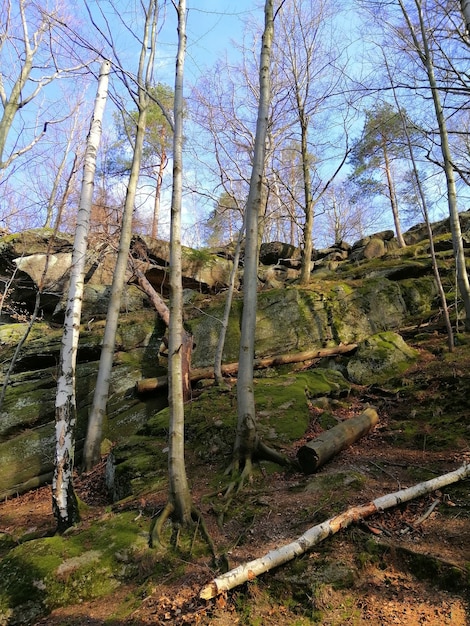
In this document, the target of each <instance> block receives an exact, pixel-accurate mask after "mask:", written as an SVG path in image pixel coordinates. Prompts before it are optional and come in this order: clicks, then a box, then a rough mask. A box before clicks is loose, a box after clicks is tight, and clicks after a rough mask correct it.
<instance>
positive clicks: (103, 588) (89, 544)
mask: <svg viewBox="0 0 470 626" xmlns="http://www.w3.org/2000/svg"><path fill="white" fill-rule="evenodd" d="M147 526H148V524H147V522H146V521H145V520H143V521H142V522H140V521H137V520H136V519H135V513H132V512H130V513H121V514H119V515H110V516H108V518H106V519H102V520H99V521H98V522H96V523H94V524H93V525H91V526H90V527H89V528H81V527H78V528H77V529H71V530H70V531H69V533H68V534H66V535H64V536H56V537H49V538H46V539H38V540H35V541H29V542H28V543H25V544H23V545H20V546H17V547H16V548H14V549H13V550H11V551H10V553H9V554H8V555H7V556H6V557H5V558H4V559H3V560H2V562H1V563H0V581H1V582H0V611H1V613H2V614H8V613H10V614H11V615H16V614H17V613H18V614H20V613H22V612H23V613H24V612H25V611H26V612H33V613H34V612H35V613H36V615H40V614H44V613H45V612H47V611H50V610H51V609H53V608H55V607H58V606H64V605H67V604H74V603H77V602H82V601H84V600H90V599H92V598H96V597H100V596H103V595H107V594H109V593H111V591H112V590H113V589H115V588H116V587H117V586H118V585H119V584H120V583H121V581H123V580H126V579H128V578H130V577H134V576H135V574H136V572H138V560H137V557H138V554H139V553H140V551H141V550H142V549H144V548H145V546H146V541H147V533H148V528H147Z"/></svg>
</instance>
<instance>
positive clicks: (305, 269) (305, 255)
mask: <svg viewBox="0 0 470 626" xmlns="http://www.w3.org/2000/svg"><path fill="white" fill-rule="evenodd" d="M297 108H298V112H299V117H300V129H301V152H302V173H303V182H304V202H305V223H304V227H303V248H302V264H301V267H300V278H299V282H300V284H301V285H304V286H305V285H308V284H309V282H310V274H311V271H312V251H313V244H312V232H313V217H314V215H313V211H314V203H313V197H312V183H311V177H310V163H309V156H308V119H307V116H306V114H305V110H304V105H302V103H301V100H300V94H299V93H297Z"/></svg>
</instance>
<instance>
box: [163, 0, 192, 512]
mask: <svg viewBox="0 0 470 626" xmlns="http://www.w3.org/2000/svg"><path fill="white" fill-rule="evenodd" d="M177 11H178V53H177V59H176V75H175V101H174V118H175V122H174V133H173V189H172V198H171V226H170V326H169V333H168V384H169V398H168V400H169V407H170V432H169V458H168V473H169V489H170V502H171V504H172V505H173V507H174V515H175V517H176V519H177V520H178V521H179V522H181V523H183V524H185V523H188V522H189V521H190V518H191V504H192V503H191V495H190V491H189V485H188V480H187V476H186V466H185V456H184V397H183V359H184V354H185V341H184V335H185V333H184V329H183V284H182V269H181V203H182V196H183V109H184V99H183V72H184V61H185V51H186V0H179V4H178V8H177Z"/></svg>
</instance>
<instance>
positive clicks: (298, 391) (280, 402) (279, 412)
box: [255, 368, 350, 442]
mask: <svg viewBox="0 0 470 626" xmlns="http://www.w3.org/2000/svg"><path fill="white" fill-rule="evenodd" d="M349 389H350V386H349V383H347V381H346V380H345V379H344V377H343V376H342V375H341V374H340V373H339V372H336V371H334V370H327V369H321V368H317V369H312V370H308V371H306V372H302V373H297V374H286V375H282V376H278V377H276V378H269V379H258V380H256V385H255V402H256V411H257V416H258V422H259V425H260V430H261V432H262V434H263V435H264V436H267V438H271V439H278V438H279V439H280V440H281V441H283V442H288V441H295V440H296V439H299V438H300V437H301V436H302V435H303V434H304V432H305V430H306V428H307V426H308V423H309V419H310V415H309V412H308V400H309V399H310V398H315V397H317V396H324V395H330V394H331V395H339V394H345V393H348V391H349Z"/></svg>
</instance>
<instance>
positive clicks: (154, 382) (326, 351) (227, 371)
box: [135, 343, 357, 393]
mask: <svg viewBox="0 0 470 626" xmlns="http://www.w3.org/2000/svg"><path fill="white" fill-rule="evenodd" d="M356 348H357V343H350V344H340V345H339V346H335V347H333V348H323V349H321V350H306V351H304V352H294V353H292V354H279V355H277V356H270V357H264V358H263V359H255V360H254V361H253V369H264V368H266V367H276V366H278V365H287V364H288V363H305V362H307V361H314V360H315V359H322V358H324V357H329V356H336V355H338V354H347V353H348V352H352V351H353V350H355V349H356ZM238 369H239V363H226V364H225V365H222V366H221V375H223V376H234V375H235V374H236V373H237V372H238ZM190 378H191V382H197V381H198V380H204V379H209V378H215V371H214V369H213V368H212V367H203V368H199V369H195V370H191V373H190ZM167 385H168V378H167V377H166V376H160V377H158V378H145V379H144V380H140V381H139V382H138V383H136V385H135V390H136V392H137V393H147V392H151V391H155V390H156V389H161V388H163V387H166V386H167Z"/></svg>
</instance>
